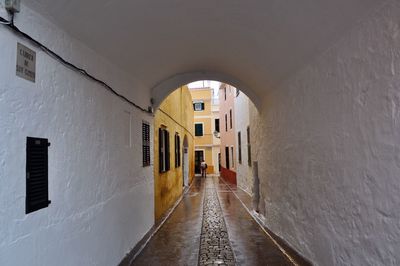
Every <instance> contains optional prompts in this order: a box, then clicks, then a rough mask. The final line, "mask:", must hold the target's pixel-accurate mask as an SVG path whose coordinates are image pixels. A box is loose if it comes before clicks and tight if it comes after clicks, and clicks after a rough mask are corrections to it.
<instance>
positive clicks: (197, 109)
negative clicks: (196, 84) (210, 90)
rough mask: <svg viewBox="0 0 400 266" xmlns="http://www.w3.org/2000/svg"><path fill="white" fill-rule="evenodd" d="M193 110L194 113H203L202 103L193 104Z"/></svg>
mask: <svg viewBox="0 0 400 266" xmlns="http://www.w3.org/2000/svg"><path fill="white" fill-rule="evenodd" d="M193 109H194V110H195V111H203V110H204V102H193Z"/></svg>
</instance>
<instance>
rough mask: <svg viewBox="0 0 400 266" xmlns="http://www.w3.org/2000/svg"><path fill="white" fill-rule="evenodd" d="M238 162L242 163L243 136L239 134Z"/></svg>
mask: <svg viewBox="0 0 400 266" xmlns="http://www.w3.org/2000/svg"><path fill="white" fill-rule="evenodd" d="M238 161H239V163H240V164H241V163H242V134H241V132H240V131H239V132H238Z"/></svg>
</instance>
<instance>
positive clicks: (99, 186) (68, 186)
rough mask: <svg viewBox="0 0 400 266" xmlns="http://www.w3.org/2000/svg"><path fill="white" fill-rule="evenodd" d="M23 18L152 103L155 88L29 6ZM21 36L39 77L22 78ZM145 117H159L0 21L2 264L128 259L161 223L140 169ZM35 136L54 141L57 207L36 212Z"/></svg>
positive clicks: (61, 48) (40, 35)
mask: <svg viewBox="0 0 400 266" xmlns="http://www.w3.org/2000/svg"><path fill="white" fill-rule="evenodd" d="M0 10H1V11H0V14H1V16H3V17H4V16H6V14H5V12H4V10H3V8H2V7H1V6H0ZM16 24H17V26H18V27H20V28H21V29H22V30H24V31H26V32H28V33H30V34H31V35H32V36H33V37H35V38H37V39H38V40H40V41H42V42H43V43H45V44H47V45H48V46H49V47H50V48H52V49H54V50H55V51H58V52H59V53H60V54H62V55H63V56H65V57H66V58H67V59H69V60H71V61H72V62H74V63H76V64H77V65H80V66H83V67H85V68H87V69H88V70H89V72H91V73H93V74H95V75H96V76H98V77H101V78H102V79H104V80H105V81H107V82H109V83H110V84H112V85H113V86H115V87H116V88H118V89H119V91H120V92H121V93H123V94H125V95H127V96H128V97H130V98H131V99H132V100H133V101H135V102H138V103H139V104H141V105H143V106H147V105H148V102H149V98H150V96H149V93H148V91H149V90H147V89H145V88H143V87H142V86H141V85H140V84H138V83H137V82H136V81H134V80H132V79H131V78H130V77H129V76H128V75H126V74H124V73H123V72H122V71H121V70H120V69H118V68H117V67H116V66H114V65H112V64H110V63H109V62H107V61H106V60H105V59H103V58H102V57H100V56H99V55H97V54H96V53H94V52H93V51H92V50H90V49H88V48H86V47H85V46H83V45H82V44H81V43H80V42H79V41H76V40H75V39H73V38H71V37H70V36H68V35H67V34H66V33H65V32H63V31H62V30H61V29H59V28H57V27H56V26H55V25H53V24H52V23H50V22H49V21H47V20H45V19H44V18H43V17H41V16H40V15H38V14H36V13H35V12H33V11H31V10H29V9H28V8H27V7H25V6H23V7H22V12H21V14H19V15H18V16H17V17H16ZM17 42H21V43H23V44H25V45H27V46H28V47H30V48H31V49H34V50H35V51H36V52H37V66H36V70H37V71H36V74H37V80H36V83H31V82H29V81H26V80H23V79H21V78H18V77H16V75H15V62H16V45H17ZM142 119H144V120H147V121H149V122H152V117H151V116H148V115H147V114H144V113H142V112H139V111H137V110H136V109H133V108H132V107H131V106H129V105H128V104H126V103H124V102H123V101H121V100H120V99H118V98H116V97H115V96H113V95H112V94H111V93H110V92H108V91H106V90H105V89H104V88H102V87H100V86H99V85H97V84H95V83H93V82H92V81H90V80H88V79H86V78H84V77H82V76H81V75H79V74H77V73H75V72H73V71H71V70H69V69H67V68H66V67H65V66H62V65H61V64H59V63H58V62H56V61H55V60H53V59H52V58H50V57H49V56H48V55H46V54H44V53H43V52H41V51H40V50H38V49H37V47H34V46H33V45H32V44H30V43H29V42H27V41H26V40H24V39H21V38H19V37H18V36H16V35H14V34H13V33H12V32H10V31H9V30H8V29H6V28H5V27H3V26H1V25H0V132H1V141H0V265H2V266H8V265H10V266H11V265H13V266H15V265H38V266H44V265H71V266H72V265H73V266H76V265H104V266H110V265H117V264H118V263H119V262H120V261H121V260H122V259H123V257H124V256H125V254H126V253H127V252H128V251H129V250H130V249H131V248H132V247H133V246H134V245H135V244H136V243H137V241H138V240H140V239H141V238H142V237H143V235H144V234H145V233H146V232H147V231H148V230H149V229H150V228H151V226H152V225H153V220H154V210H153V206H154V203H153V198H154V196H153V177H152V172H153V170H152V167H147V168H142V167H141V163H142V158H141V122H142ZM27 136H34V137H44V138H48V139H49V140H50V142H51V147H50V149H49V194H50V200H51V201H52V203H51V205H50V206H49V207H48V208H46V209H42V210H39V211H37V212H34V213H31V214H29V215H25V156H26V153H25V145H26V137H27Z"/></svg>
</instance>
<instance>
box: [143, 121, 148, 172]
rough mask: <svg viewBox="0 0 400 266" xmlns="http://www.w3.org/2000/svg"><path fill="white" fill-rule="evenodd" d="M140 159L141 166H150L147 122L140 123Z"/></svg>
mask: <svg viewBox="0 0 400 266" xmlns="http://www.w3.org/2000/svg"><path fill="white" fill-rule="evenodd" d="M142 157H143V166H149V165H150V125H149V123H147V122H143V123H142Z"/></svg>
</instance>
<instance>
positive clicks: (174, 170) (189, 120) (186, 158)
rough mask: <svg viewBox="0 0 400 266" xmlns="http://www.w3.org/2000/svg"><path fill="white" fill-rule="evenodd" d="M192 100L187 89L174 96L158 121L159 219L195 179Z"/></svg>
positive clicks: (159, 113) (156, 189)
mask: <svg viewBox="0 0 400 266" xmlns="http://www.w3.org/2000/svg"><path fill="white" fill-rule="evenodd" d="M193 113H194V111H193V106H192V97H191V94H190V91H189V89H188V87H187V86H183V87H180V88H178V89H177V90H175V91H174V92H172V93H171V94H170V95H169V96H168V97H167V98H166V99H165V100H164V101H163V102H162V103H161V105H160V107H159V108H158V109H157V110H156V112H155V117H154V195H155V201H154V204H155V219H156V221H158V220H160V218H162V217H163V216H164V215H165V213H166V212H167V211H168V210H169V209H170V208H171V207H173V205H174V204H175V202H176V201H177V200H178V199H179V198H180V196H181V195H182V193H183V191H184V188H185V187H188V186H189V184H190V183H191V182H192V180H193V177H194V132H193V131H194V128H193V123H194V122H193Z"/></svg>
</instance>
